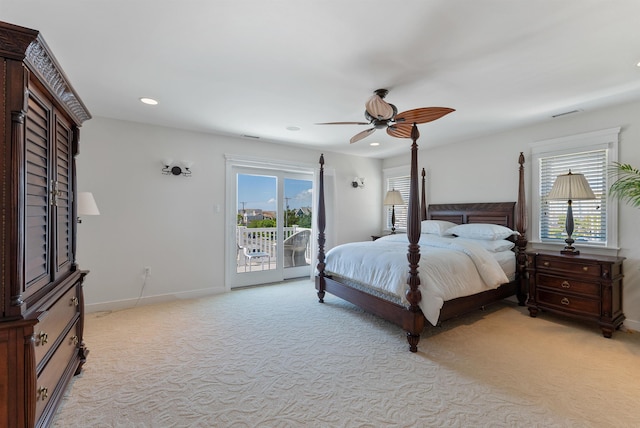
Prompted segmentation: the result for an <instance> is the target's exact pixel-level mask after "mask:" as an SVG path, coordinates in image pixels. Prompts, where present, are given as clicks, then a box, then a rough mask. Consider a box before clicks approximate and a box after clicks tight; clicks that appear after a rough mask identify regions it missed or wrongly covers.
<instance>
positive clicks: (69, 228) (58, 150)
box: [53, 114, 73, 277]
mask: <svg viewBox="0 0 640 428" xmlns="http://www.w3.org/2000/svg"><path fill="white" fill-rule="evenodd" d="M72 143H73V131H72V128H71V124H70V123H69V122H68V121H67V120H66V119H65V118H64V117H63V116H62V115H60V114H56V115H55V159H56V166H55V177H53V182H54V183H55V185H54V187H55V192H56V195H55V201H54V204H53V211H54V212H55V218H56V228H55V231H56V236H55V242H56V251H55V276H56V277H58V276H60V275H62V274H64V273H66V272H69V271H70V270H71V264H72V263H73V243H72V241H73V237H72V235H73V199H72V198H73V179H72V168H73V153H72V150H73V149H72Z"/></svg>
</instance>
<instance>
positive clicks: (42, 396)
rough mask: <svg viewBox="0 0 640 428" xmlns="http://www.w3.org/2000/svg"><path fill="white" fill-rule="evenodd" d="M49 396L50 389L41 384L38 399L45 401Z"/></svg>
mask: <svg viewBox="0 0 640 428" xmlns="http://www.w3.org/2000/svg"><path fill="white" fill-rule="evenodd" d="M47 398H49V390H48V389H47V388H45V387H44V386H41V387H40V388H38V399H40V400H42V401H44V400H46V399H47Z"/></svg>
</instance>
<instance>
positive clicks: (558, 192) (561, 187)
mask: <svg viewBox="0 0 640 428" xmlns="http://www.w3.org/2000/svg"><path fill="white" fill-rule="evenodd" d="M548 198H549V199H562V200H572V201H579V200H586V199H595V198H596V195H595V194H594V193H593V191H592V190H591V187H590V186H589V182H588V181H587V179H586V178H585V177H584V175H583V174H573V173H571V171H569V174H563V175H559V176H558V177H557V178H556V181H555V183H553V187H552V188H551V191H550V192H549V196H548Z"/></svg>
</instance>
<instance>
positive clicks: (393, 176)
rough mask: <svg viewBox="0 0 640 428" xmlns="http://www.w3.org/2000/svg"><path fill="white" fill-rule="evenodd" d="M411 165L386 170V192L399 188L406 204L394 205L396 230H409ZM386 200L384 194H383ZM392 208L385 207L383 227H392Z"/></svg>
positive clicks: (387, 228) (388, 228) (386, 228)
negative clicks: (409, 173) (408, 172)
mask: <svg viewBox="0 0 640 428" xmlns="http://www.w3.org/2000/svg"><path fill="white" fill-rule="evenodd" d="M408 169H409V167H400V168H389V169H385V170H384V181H385V194H386V193H387V191H389V190H394V189H395V190H397V191H399V192H400V194H401V195H402V200H403V201H404V202H405V203H404V205H396V206H395V207H394V209H395V213H396V225H395V226H396V230H407V210H408V203H409V187H410V185H411V182H410V180H411V176H410V175H407V170H408ZM382 199H383V200H384V195H382ZM391 208H392V207H390V206H385V207H384V215H383V218H382V220H383V222H384V225H383V228H384V229H385V230H390V229H391Z"/></svg>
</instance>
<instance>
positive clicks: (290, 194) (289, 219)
mask: <svg viewBox="0 0 640 428" xmlns="http://www.w3.org/2000/svg"><path fill="white" fill-rule="evenodd" d="M312 189H313V181H312V180H311V179H310V178H290V177H285V178H284V192H283V193H284V210H283V211H284V213H283V220H284V235H283V236H284V242H283V245H282V246H283V249H284V253H283V265H284V270H285V271H284V277H285V278H296V277H300V276H308V275H310V267H311V248H312V245H311V239H312V233H311V227H312V224H313V216H312V212H311V206H312V200H311V199H312Z"/></svg>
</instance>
